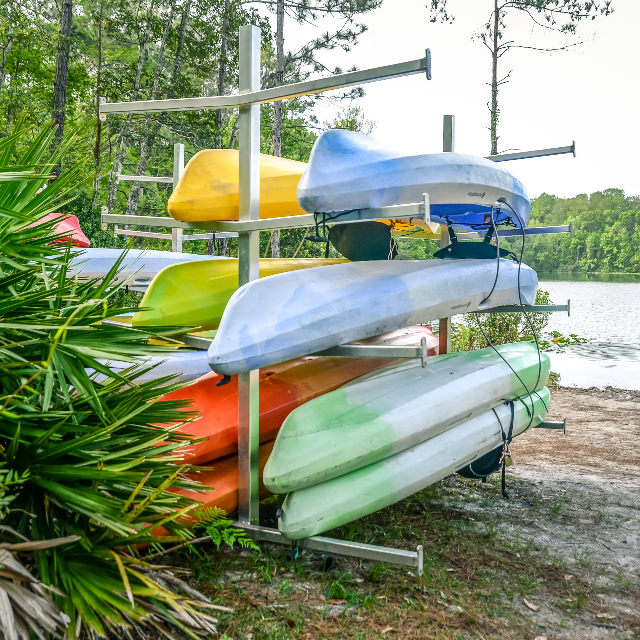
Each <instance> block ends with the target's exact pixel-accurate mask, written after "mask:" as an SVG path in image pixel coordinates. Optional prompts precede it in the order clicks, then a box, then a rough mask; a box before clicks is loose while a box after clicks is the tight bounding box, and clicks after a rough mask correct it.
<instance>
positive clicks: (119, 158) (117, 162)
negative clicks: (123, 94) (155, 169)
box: [107, 0, 155, 211]
mask: <svg viewBox="0 0 640 640" xmlns="http://www.w3.org/2000/svg"><path fill="white" fill-rule="evenodd" d="M154 2H155V0H151V2H150V4H149V11H148V12H147V26H146V29H145V37H144V45H143V47H142V51H141V52H140V54H139V55H138V68H137V69H136V79H135V83H134V85H133V95H132V96H131V99H132V100H137V99H138V94H139V93H140V79H141V78H142V69H143V67H144V65H145V63H146V61H147V57H148V56H149V37H150V35H151V20H152V19H153V5H154ZM132 120H133V114H131V113H130V114H129V115H128V116H127V119H126V120H125V122H124V124H123V125H122V131H121V132H120V143H119V144H120V155H118V152H117V151H116V154H115V157H114V159H113V168H112V169H111V177H110V179H109V196H108V199H107V207H108V208H109V211H113V208H114V207H115V204H116V197H117V195H118V181H117V179H116V176H117V174H118V173H120V172H121V171H122V167H123V164H124V158H125V155H126V153H127V133H128V131H129V127H130V126H131V121H132Z"/></svg>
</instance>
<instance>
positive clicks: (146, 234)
mask: <svg viewBox="0 0 640 640" xmlns="http://www.w3.org/2000/svg"><path fill="white" fill-rule="evenodd" d="M174 230H175V229H174ZM114 233H115V235H117V236H138V237H140V238H160V239H161V240H173V234H171V233H156V232H154V231H137V230H131V229H118V228H117V227H116V229H115V230H114ZM237 237H238V234H237V233H234V232H232V231H227V232H222V233H194V234H190V235H186V236H185V235H183V236H182V240H183V241H184V240H215V239H216V238H237Z"/></svg>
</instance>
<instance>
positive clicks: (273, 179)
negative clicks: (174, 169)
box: [168, 149, 307, 222]
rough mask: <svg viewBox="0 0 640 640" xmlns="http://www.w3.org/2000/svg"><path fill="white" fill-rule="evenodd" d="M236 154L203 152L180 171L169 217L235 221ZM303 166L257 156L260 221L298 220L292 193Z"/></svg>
mask: <svg viewBox="0 0 640 640" xmlns="http://www.w3.org/2000/svg"><path fill="white" fill-rule="evenodd" d="M239 157H240V156H239V152H238V151H235V150H233V149H206V150H204V151H200V152H199V153H197V154H196V155H195V156H193V158H191V160H189V164H187V166H186V167H185V169H184V172H183V174H182V176H181V177H180V181H179V182H178V185H177V186H176V188H175V189H174V190H173V193H172V194H171V197H170V198H169V205H168V209H169V214H170V215H171V216H172V217H173V218H174V219H176V220H181V221H183V222H199V221H204V220H207V221H209V220H237V219H238V175H239ZM306 168H307V163H306V162H297V161H295V160H288V159H287V158H277V157H275V156H268V155H263V154H261V155H260V217H261V218H280V217H285V216H300V215H304V214H305V213H306V212H305V211H303V210H302V209H301V208H300V207H299V206H298V201H297V200H296V189H297V188H298V182H300V178H301V177H302V174H303V173H304V172H305V170H306Z"/></svg>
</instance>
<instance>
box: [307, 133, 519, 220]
mask: <svg viewBox="0 0 640 640" xmlns="http://www.w3.org/2000/svg"><path fill="white" fill-rule="evenodd" d="M424 193H428V194H429V201H430V203H431V219H432V220H434V221H435V222H440V223H443V224H446V223H447V221H449V222H450V223H451V224H452V225H453V226H454V227H459V228H463V229H471V228H474V229H475V228H476V227H477V225H483V224H488V223H490V222H491V218H490V216H491V207H492V205H493V204H494V203H495V202H496V200H498V198H504V199H505V200H506V202H507V204H509V205H511V207H513V209H514V210H515V212H516V213H517V214H518V215H515V214H514V213H513V212H512V211H511V209H509V207H506V206H505V207H502V208H501V210H500V213H499V214H498V215H497V216H496V222H498V223H500V222H504V221H505V220H507V219H509V220H510V221H511V223H512V224H514V225H515V226H516V227H521V226H522V225H521V224H520V221H519V220H518V216H519V217H520V219H521V220H522V222H523V223H524V225H525V226H526V223H527V219H528V218H529V211H530V210H531V202H530V200H529V196H528V195H527V191H526V189H525V187H524V185H523V184H522V183H521V182H520V181H519V180H518V179H517V178H515V177H514V176H512V175H511V174H510V173H509V171H507V169H505V168H504V166H502V164H496V163H495V162H492V161H491V160H487V159H486V158H480V157H478V156H470V155H464V154H461V153H425V154H407V153H406V152H403V151H396V150H394V149H389V148H388V147H386V146H385V145H383V144H382V143H381V142H380V141H378V140H376V139H375V138H372V137H371V136H365V135H363V134H361V133H354V132H353V131H343V130H341V129H330V130H329V131H325V132H324V133H322V134H321V135H320V137H319V138H318V139H317V140H316V142H315V144H314V146H313V149H312V151H311V157H310V159H309V166H308V167H307V170H306V171H305V173H304V175H303V176H302V179H301V180H300V183H299V184H298V204H299V205H300V207H301V208H302V209H304V210H305V211H308V212H309V213H319V212H327V213H328V212H337V211H347V210H351V209H369V208H373V207H390V206H393V205H398V204H411V203H417V202H422V201H423V194H424Z"/></svg>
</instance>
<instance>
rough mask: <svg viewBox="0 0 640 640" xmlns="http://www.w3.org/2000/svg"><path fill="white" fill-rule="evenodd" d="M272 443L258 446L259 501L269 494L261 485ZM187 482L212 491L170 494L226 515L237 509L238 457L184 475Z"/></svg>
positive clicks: (222, 459)
mask: <svg viewBox="0 0 640 640" xmlns="http://www.w3.org/2000/svg"><path fill="white" fill-rule="evenodd" d="M273 444H274V441H273V440H271V442H265V443H264V444H262V445H260V452H259V458H258V460H259V465H260V500H263V499H264V498H267V497H269V496H270V495H271V494H270V493H269V491H268V490H267V489H266V487H265V486H264V484H262V472H263V471H264V466H265V464H267V459H268V458H269V455H270V453H271V450H272V449H273ZM186 475H187V477H188V478H189V480H194V481H196V482H199V483H200V484H201V485H202V486H203V487H213V488H214V490H213V491H189V490H187V489H171V492H172V493H179V494H180V495H182V496H186V497H187V498H192V499H193V500H197V501H198V502H201V503H202V507H203V508H209V507H218V509H224V510H225V511H226V512H227V513H233V512H234V511H236V509H237V508H238V455H237V454H234V455H230V456H226V457H224V458H221V459H220V460H216V461H215V462H212V463H210V465H207V469H206V470H204V471H193V472H191V473H188V474H186Z"/></svg>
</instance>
